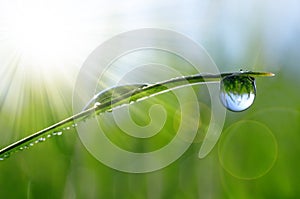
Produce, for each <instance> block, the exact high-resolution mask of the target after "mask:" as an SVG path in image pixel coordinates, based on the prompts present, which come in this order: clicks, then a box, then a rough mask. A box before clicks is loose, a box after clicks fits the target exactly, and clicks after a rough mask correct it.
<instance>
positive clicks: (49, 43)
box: [9, 8, 72, 67]
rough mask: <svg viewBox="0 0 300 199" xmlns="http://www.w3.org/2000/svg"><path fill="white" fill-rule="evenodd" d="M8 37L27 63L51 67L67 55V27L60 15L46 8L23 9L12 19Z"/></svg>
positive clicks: (68, 40) (68, 39)
mask: <svg viewBox="0 0 300 199" xmlns="http://www.w3.org/2000/svg"><path fill="white" fill-rule="evenodd" d="M9 37H10V41H11V43H12V45H13V46H15V48H16V50H17V51H18V52H20V54H21V55H22V58H23V61H25V63H26V64H30V65H31V66H32V65H37V67H49V66H50V65H51V66H52V67H53V65H55V62H58V61H62V60H63V57H68V54H70V53H72V52H69V51H68V50H69V48H68V42H70V38H69V37H68V31H67V28H66V21H65V18H64V17H63V16H59V15H55V14H54V13H51V12H50V11H48V10H46V9H36V8H35V9H32V8H31V9H23V10H22V11H21V12H20V13H18V14H16V16H15V17H14V18H13V19H11V23H10V30H9Z"/></svg>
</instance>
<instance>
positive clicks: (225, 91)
mask: <svg viewBox="0 0 300 199" xmlns="http://www.w3.org/2000/svg"><path fill="white" fill-rule="evenodd" d="M255 95H256V85H255V79H254V78H253V77H250V76H241V75H231V76H227V77H225V78H224V79H222V80H221V85H220V100H221V102H222V104H223V105H224V106H225V107H226V108H227V109H228V110H231V111H235V112H239V111H244V110H246V109H248V108H249V107H250V106H251V105H252V104H253V102H254V99H255Z"/></svg>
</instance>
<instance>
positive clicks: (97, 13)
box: [0, 0, 300, 199]
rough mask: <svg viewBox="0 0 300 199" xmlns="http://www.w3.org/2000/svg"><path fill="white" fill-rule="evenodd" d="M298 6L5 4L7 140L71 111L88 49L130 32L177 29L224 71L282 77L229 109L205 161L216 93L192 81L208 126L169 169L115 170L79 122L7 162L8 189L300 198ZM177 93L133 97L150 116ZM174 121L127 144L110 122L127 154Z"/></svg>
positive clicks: (27, 193)
mask: <svg viewBox="0 0 300 199" xmlns="http://www.w3.org/2000/svg"><path fill="white" fill-rule="evenodd" d="M299 7H300V3H299V1H296V0H288V1H282V0H280V1H275V2H274V1H258V0H255V1H235V0H227V1H226V0H224V1H208V0H203V1H200V0H199V1H197V0H187V1H178V0H175V1H160V2H158V1H148V0H146V1H137V0H130V1H117V0H112V1H109V2H106V1H96V0H88V1H85V2H81V1H67V0H64V1H51V2H46V1H33V0H29V1H17V0H12V1H6V0H0V77H1V78H0V127H1V131H0V134H1V138H0V146H1V147H4V146H6V145H8V144H9V143H12V142H14V141H16V140H18V139H20V138H22V137H25V136H26V135H29V134H31V133H33V132H36V131H38V130H40V129H42V128H45V127H47V126H48V125H51V124H53V123H55V122H58V121H60V120H62V119H64V118H66V117H68V116H70V115H71V114H72V91H73V87H74V84H75V81H76V76H77V73H78V72H79V69H80V67H81V65H82V64H83V62H84V61H85V59H86V58H87V56H88V55H89V53H91V52H92V50H93V49H95V48H96V47H97V46H98V45H100V44H101V43H102V42H104V41H105V40H107V39H109V38H111V37H112V36H114V35H116V34H118V33H121V32H125V31H129V30H132V29H137V28H145V27H152V28H164V29H170V30H174V31H177V32H180V33H182V34H184V35H186V36H188V37H190V38H191V39H192V40H194V41H196V42H198V43H200V44H201V45H203V47H204V48H205V49H206V50H207V51H208V53H209V54H210V56H211V57H212V59H213V60H214V61H215V63H216V64H217V66H218V67H219V69H220V71H222V72H225V71H237V70H239V69H241V68H242V69H244V70H255V71H256V70H257V71H269V72H273V73H275V74H276V76H275V77H273V78H267V79H258V80H257V90H258V91H257V98H256V100H255V103H254V105H253V106H252V107H251V108H250V109H248V110H247V111H245V112H242V113H232V112H227V116H226V122H225V125H224V130H223V132H222V135H221V138H220V140H219V142H218V144H217V145H216V146H215V147H214V149H213V151H212V152H211V153H210V154H209V155H208V156H207V157H206V158H204V159H199V158H198V151H199V148H200V146H201V143H202V140H203V136H204V134H205V131H206V128H207V126H208V125H209V119H208V118H209V116H210V107H209V105H210V101H209V95H208V93H207V92H206V88H205V86H202V87H201V86H195V87H194V89H195V91H199V102H200V114H201V121H199V124H200V128H199V132H198V133H199V134H198V135H197V137H196V138H195V141H194V142H193V143H192V144H191V146H190V147H189V149H188V150H187V151H186V152H185V153H184V154H183V155H182V156H181V157H180V158H179V159H178V160H176V161H175V162H174V163H172V164H171V165H169V166H168V167H166V168H163V169H161V170H159V171H154V172H151V173H145V174H131V173H124V172H120V171H117V170H114V169H111V168H109V167H107V166H105V165H103V164H102V163H100V162H99V161H97V160H96V159H95V158H94V157H93V156H92V155H90V154H89V153H88V151H87V150H86V149H85V147H84V146H83V145H82V144H81V142H80V139H79V137H78V135H77V133H76V131H75V130H70V131H68V132H64V134H63V136H60V137H57V138H55V139H49V140H48V141H46V142H45V143H43V144H38V145H37V146H35V147H32V148H31V149H30V150H27V151H23V152H20V153H17V154H15V155H14V156H12V157H10V158H9V159H7V160H5V161H1V162H0V197H1V198H130V199H132V198H151V199H156V198H157V199H159V198H191V199H192V198H299V197H300V190H299V185H300V172H299V171H298V170H299V168H300V160H299V154H300V145H299V143H298V142H299V140H300V135H299V133H300V132H299V130H300V126H299V125H300V113H299V111H300V105H299V99H300V94H299V86H298V85H299V83H300V81H299V78H298V75H299V72H300V69H299V67H298V63H299V61H300V58H299V46H300V39H299V34H300V24H299V19H300V13H299V12H298V9H299ZM187 50H188V49H187ZM203 72H205V71H203ZM215 97H218V96H215ZM172 99H173V97H172V95H171V94H166V95H163V96H159V97H157V98H155V99H151V100H152V101H149V102H145V103H144V104H136V105H133V106H134V107H133V119H134V120H136V122H137V123H138V124H140V125H145V124H147V123H148V122H149V117H148V113H146V114H145V113H139V111H138V110H140V109H143V107H144V108H145V109H147V107H148V106H149V103H151V102H156V101H159V102H161V103H162V105H165V106H167V104H168V100H172ZM174 103H175V104H176V102H174ZM166 110H167V111H168V114H169V115H174V114H175V110H174V109H172V108H171V107H168V108H167V109H166ZM169 119H170V120H171V121H169V123H167V125H166V126H165V128H164V129H163V130H162V132H161V133H164V134H162V135H160V136H159V137H155V139H154V140H152V141H153V142H151V143H150V144H149V143H144V142H142V143H140V142H138V141H136V140H129V138H127V137H126V136H124V135H123V134H122V132H120V131H118V130H117V128H116V127H113V124H110V123H109V122H108V125H112V127H109V128H111V129H113V130H111V132H115V133H112V134H111V137H110V138H111V139H112V140H115V142H116V143H118V144H119V145H120V146H122V147H124V148H125V149H127V150H137V151H139V150H140V151H143V150H155V149H157V148H159V147H161V146H162V145H163V144H165V143H167V142H169V140H170V139H172V136H174V134H173V132H174V131H172V130H173V128H176V126H177V125H176V117H174V118H173V117H170V118H169ZM174 120H175V121H174ZM116 135H119V136H116ZM135 144H136V145H137V147H135ZM142 144H145V145H146V146H142Z"/></svg>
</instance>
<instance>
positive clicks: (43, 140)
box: [0, 124, 77, 161]
mask: <svg viewBox="0 0 300 199" xmlns="http://www.w3.org/2000/svg"><path fill="white" fill-rule="evenodd" d="M76 126H77V124H73V125H72V126H68V127H65V128H62V129H61V130H60V131H53V132H52V133H49V134H48V135H44V136H43V137H40V138H38V139H36V140H34V141H30V142H29V143H25V144H23V145H22V146H20V147H19V148H17V149H16V150H14V151H10V152H7V153H4V154H3V155H1V156H0V161H1V160H5V159H7V158H9V157H10V155H12V154H13V153H16V152H19V151H23V150H26V149H29V148H31V147H33V146H35V145H36V144H38V143H42V142H45V141H46V140H47V139H49V138H52V137H56V136H61V135H62V134H63V132H65V131H68V130H71V129H74V128H75V127H76Z"/></svg>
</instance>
